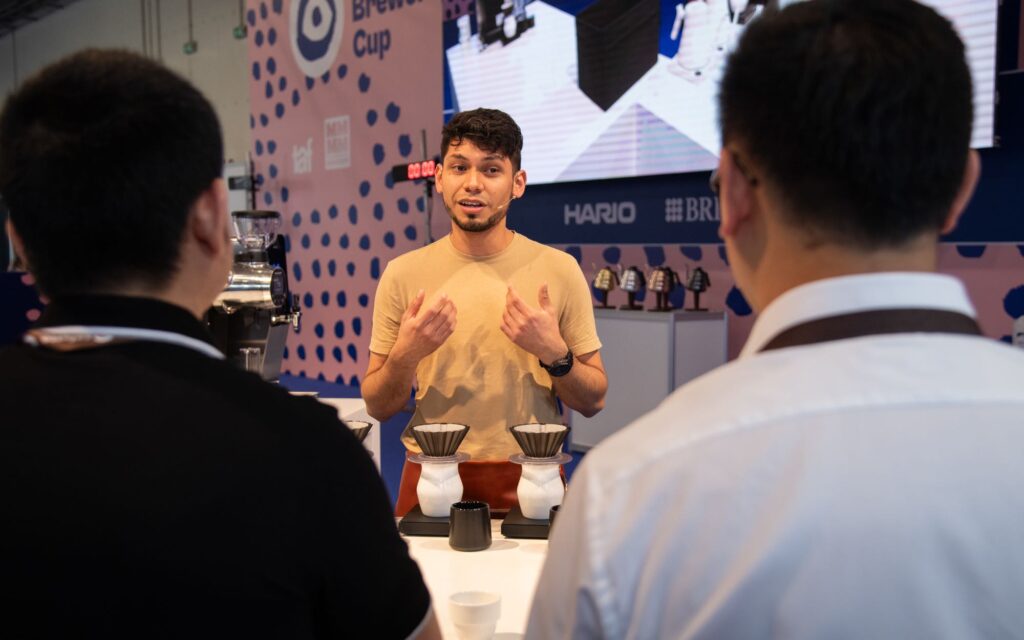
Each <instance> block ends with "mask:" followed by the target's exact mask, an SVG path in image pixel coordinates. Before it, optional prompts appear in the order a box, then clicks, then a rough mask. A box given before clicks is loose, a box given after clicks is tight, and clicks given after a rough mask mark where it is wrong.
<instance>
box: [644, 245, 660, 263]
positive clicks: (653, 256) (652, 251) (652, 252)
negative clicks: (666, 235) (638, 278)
mask: <svg viewBox="0 0 1024 640" xmlns="http://www.w3.org/2000/svg"><path fill="white" fill-rule="evenodd" d="M644 254H645V255H646V256H647V264H649V265H650V266H652V267H660V266H661V265H663V264H665V247H663V246H661V245H653V246H647V247H644Z"/></svg>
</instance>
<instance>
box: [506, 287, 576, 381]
mask: <svg viewBox="0 0 1024 640" xmlns="http://www.w3.org/2000/svg"><path fill="white" fill-rule="evenodd" d="M537 302H538V303H539V304H540V309H534V308H533V307H531V306H530V305H528V304H526V301H525V300H523V299H522V298H521V297H519V294H518V293H516V291H515V289H513V288H512V287H511V286H510V287H509V288H508V293H506V294H505V313H504V314H502V318H501V330H502V332H503V333H504V334H505V335H506V336H508V339H509V340H511V341H512V342H514V343H515V344H516V345H518V346H519V347H521V348H522V349H524V350H525V351H527V352H529V353H532V354H533V355H535V356H537V358H538V359H539V360H540V361H541V362H543V363H545V364H548V363H551V362H554V361H555V360H558V359H559V358H561V357H563V356H565V354H566V353H567V352H568V351H569V347H568V346H567V345H566V344H565V340H563V339H562V334H561V332H560V331H559V330H558V317H557V314H556V312H555V309H554V307H553V306H552V305H551V296H549V295H548V285H547V284H543V285H541V287H540V291H538V292H537Z"/></svg>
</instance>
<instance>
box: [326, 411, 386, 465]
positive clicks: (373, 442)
mask: <svg viewBox="0 0 1024 640" xmlns="http://www.w3.org/2000/svg"><path fill="white" fill-rule="evenodd" d="M317 400H319V401H320V402H323V403H324V404H329V405H331V406H332V407H334V408H335V409H336V410H337V411H338V417H339V418H341V419H342V420H363V421H365V422H369V423H370V424H372V425H373V427H372V428H371V429H370V433H369V434H368V435H367V436H366V440H363V446H364V447H366V449H367V450H368V451H370V452H371V453H372V454H373V462H374V464H376V465H377V471H378V472H379V471H380V422H378V421H377V420H374V419H373V418H371V417H370V414H368V413H366V402H364V401H363V399H362V398H317Z"/></svg>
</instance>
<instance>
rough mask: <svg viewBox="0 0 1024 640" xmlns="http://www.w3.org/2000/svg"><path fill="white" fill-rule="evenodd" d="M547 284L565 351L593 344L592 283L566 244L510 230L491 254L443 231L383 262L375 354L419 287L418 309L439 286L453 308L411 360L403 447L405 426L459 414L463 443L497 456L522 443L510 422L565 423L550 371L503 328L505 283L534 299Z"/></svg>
mask: <svg viewBox="0 0 1024 640" xmlns="http://www.w3.org/2000/svg"><path fill="white" fill-rule="evenodd" d="M544 283H547V284H548V291H549V294H550V296H551V303H552V305H553V306H554V308H555V309H556V310H557V313H558V325H559V329H560V331H561V334H562V338H563V339H564V340H565V342H566V344H568V345H569V348H570V349H572V352H573V353H574V354H576V355H582V354H586V353H591V352H593V351H597V350H598V349H600V348H601V342H600V340H599V339H598V337H597V329H596V326H595V323H594V309H593V303H592V302H591V295H590V287H589V285H588V284H587V281H586V278H585V277H584V275H583V272H582V271H581V270H580V267H579V265H578V264H577V263H576V260H575V259H574V258H573V257H572V256H570V255H569V254H567V253H565V252H563V251H559V250H557V249H553V248H551V247H548V246H546V245H543V244H540V243H538V242H534V241H533V240H530V239H528V238H526V237H524V236H522V235H520V234H516V235H515V236H514V237H513V239H512V242H511V243H509V245H508V246H507V247H506V248H505V249H503V250H502V251H500V252H498V253H496V254H494V255H490V256H483V257H479V256H470V255H467V254H464V253H462V252H460V251H458V250H457V249H456V248H455V247H454V245H452V242H451V237H450V236H445V237H443V238H441V239H440V240H437V241H436V242H434V243H432V244H430V245H428V246H426V247H423V248H421V249H417V250H415V251H411V252H409V253H407V254H405V255H402V256H399V257H398V258H395V259H394V260H392V261H391V262H390V263H389V264H388V266H387V268H386V269H385V270H384V273H383V274H381V278H380V284H379V285H378V287H377V295H376V298H375V301H374V307H373V333H372V335H371V338H370V351H372V352H373V353H376V354H379V355H384V356H386V355H387V354H388V353H390V351H391V348H392V346H394V344H395V340H396V339H397V337H398V327H399V324H400V322H401V318H402V314H403V313H404V312H405V309H406V308H407V307H408V306H409V302H410V301H411V300H412V299H413V298H414V297H415V296H416V294H417V293H418V292H419V290H420V289H423V290H424V291H425V292H426V299H425V301H424V303H423V307H424V308H427V307H429V306H430V305H431V304H432V303H433V302H434V301H435V300H436V299H437V296H439V295H440V294H442V293H446V294H448V296H449V297H450V298H451V299H452V301H453V302H454V303H455V307H456V309H457V319H458V322H457V325H456V328H455V331H454V333H452V335H451V336H450V337H449V338H448V340H447V341H445V343H444V344H443V345H441V347H440V348H438V349H437V350H436V351H435V352H434V353H432V354H430V355H429V356H427V357H426V358H424V359H423V360H421V361H420V363H419V366H418V367H417V369H416V378H417V389H416V410H415V413H414V414H413V417H412V420H411V421H410V422H409V427H408V428H407V429H406V432H405V433H404V434H403V436H402V439H403V441H404V443H405V445H406V447H407V448H408V449H410V450H412V451H418V450H419V449H418V447H417V446H416V443H415V441H414V440H413V438H412V436H411V434H410V433H409V430H410V428H411V427H413V426H415V425H419V424H426V423H432V422H456V423H461V424H466V425H469V427H470V431H469V434H468V435H467V436H466V439H465V440H464V441H463V444H462V446H461V447H460V451H465V452H466V453H469V454H470V456H472V458H473V459H474V460H504V459H507V458H508V456H510V455H512V454H515V453H519V452H520V450H519V446H518V445H517V444H516V442H515V440H514V439H513V438H512V436H511V435H510V434H509V433H508V427H511V426H514V425H517V424H523V423H526V422H558V423H560V422H563V418H562V416H561V415H560V414H559V410H558V405H557V403H556V399H555V393H554V390H553V388H552V382H551V376H549V375H548V373H547V371H545V370H544V369H543V368H541V366H540V363H539V362H538V360H537V358H536V357H535V356H533V355H531V354H529V353H527V352H526V351H524V350H523V349H521V348H519V347H518V346H516V345H515V344H513V343H512V341H511V340H509V339H508V337H506V336H505V334H504V333H502V331H501V318H502V314H503V313H504V311H505V294H506V291H507V289H508V286H509V285H511V286H512V287H513V288H514V289H515V290H516V292H518V293H519V295H520V296H521V297H522V298H523V299H524V300H525V301H526V303H527V304H529V305H530V306H532V307H534V308H539V307H540V303H539V302H538V301H537V294H538V292H539V290H540V287H541V285H542V284H544Z"/></svg>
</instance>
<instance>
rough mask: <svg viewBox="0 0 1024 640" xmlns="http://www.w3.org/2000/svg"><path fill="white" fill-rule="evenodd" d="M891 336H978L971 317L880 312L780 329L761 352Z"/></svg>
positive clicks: (911, 311)
mask: <svg viewBox="0 0 1024 640" xmlns="http://www.w3.org/2000/svg"><path fill="white" fill-rule="evenodd" d="M891 333H955V334H963V335H972V336H980V335H981V329H980V328H979V327H978V322H977V320H975V319H974V318H972V317H970V316H967V315H964V314H962V313H957V312H955V311H944V310H941V309H879V310H875V311H860V312H857V313H846V314H843V315H838V316H829V317H827V318H821V319H818V320H811V321H810V322H804V323H801V324H798V325H795V326H792V327H790V328H788V329H785V330H783V331H782V332H781V333H779V334H777V335H776V336H775V337H774V338H772V339H771V340H769V341H768V343H767V344H765V345H764V346H763V347H761V349H760V351H771V350H773V349H784V348H786V347H798V346H801V345H806V344H816V343H819V342H831V341H832V340H842V339H844V338H860V337H863V336H874V335H882V334H891Z"/></svg>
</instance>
